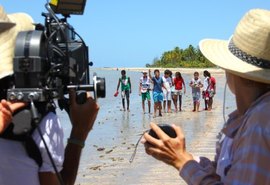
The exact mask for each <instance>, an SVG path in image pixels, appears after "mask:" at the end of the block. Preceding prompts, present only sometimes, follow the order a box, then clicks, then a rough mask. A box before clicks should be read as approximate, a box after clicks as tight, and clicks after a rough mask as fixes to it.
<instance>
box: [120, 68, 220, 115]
mask: <svg viewBox="0 0 270 185" xmlns="http://www.w3.org/2000/svg"><path fill="white" fill-rule="evenodd" d="M142 74H143V75H142V77H140V81H139V95H140V96H141V97H142V109H143V113H146V108H145V101H146V100H147V103H148V113H149V114H151V91H152V96H153V101H154V117H156V116H157V113H158V116H162V112H164V113H166V112H167V113H172V102H173V105H174V112H181V111H182V95H183V94H185V93H186V84H185V80H184V78H183V77H182V75H181V73H180V72H179V71H177V72H175V74H174V77H173V73H172V71H170V70H168V69H166V70H165V71H164V75H163V76H162V77H161V76H160V71H159V70H158V69H155V70H154V76H152V74H151V69H149V70H148V71H143V72H142ZM203 75H204V77H205V79H204V81H202V80H201V79H200V78H199V73H198V72H194V77H193V78H192V79H191V81H190V82H189V86H190V87H191V89H192V97H193V112H199V107H200V99H201V96H202V97H203V99H204V103H205V108H204V110H211V109H212V104H213V97H214V95H215V93H216V80H215V78H214V77H212V76H211V74H210V72H209V71H207V70H205V71H204V72H203ZM120 86H121V97H122V106H123V109H121V110H123V111H126V110H127V111H130V109H129V104H130V98H129V95H130V93H131V81H130V77H127V76H126V71H125V70H122V71H121V77H120V78H119V80H118V85H117V89H116V93H115V96H117V95H118V93H119V87H120ZM201 89H203V90H202V92H201ZM125 101H126V102H127V107H126V106H125Z"/></svg>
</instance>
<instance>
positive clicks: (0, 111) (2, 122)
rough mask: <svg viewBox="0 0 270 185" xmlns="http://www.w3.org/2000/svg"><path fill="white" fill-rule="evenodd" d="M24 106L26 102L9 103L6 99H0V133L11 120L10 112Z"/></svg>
mask: <svg viewBox="0 0 270 185" xmlns="http://www.w3.org/2000/svg"><path fill="white" fill-rule="evenodd" d="M24 106H26V103H23V102H17V103H11V102H8V101H6V100H1V102H0V134H1V133H3V132H4V131H5V129H6V128H7V127H8V126H9V124H10V123H11V121H12V114H13V113H14V112H15V111H16V110H18V109H20V108H22V107H24Z"/></svg>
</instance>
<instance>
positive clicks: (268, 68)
mask: <svg viewBox="0 0 270 185" xmlns="http://www.w3.org/2000/svg"><path fill="white" fill-rule="evenodd" d="M199 46H200V50H201V52H202V53H203V55H204V56H205V57H206V58H208V59H209V60H210V61H211V62H212V63H214V64H215V65H217V66H220V67H221V68H223V69H225V70H226V71H228V72H230V73H232V74H235V75H238V76H240V77H242V78H246V79H249V80H253V81H257V82H262V83H266V84H270V11H268V10H262V9H253V10H250V11H249V12H247V13H246V14H245V15H244V17H243V18H242V19H241V20H240V22H239V23H238V25H237V27H236V29H235V32H234V34H233V36H232V37H231V38H230V39H229V40H228V41H225V40H214V39H204V40H202V41H201V42H200V44H199Z"/></svg>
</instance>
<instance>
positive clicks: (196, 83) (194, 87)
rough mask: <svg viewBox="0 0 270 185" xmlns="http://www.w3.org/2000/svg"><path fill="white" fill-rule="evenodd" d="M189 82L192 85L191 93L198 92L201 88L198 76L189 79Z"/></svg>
mask: <svg viewBox="0 0 270 185" xmlns="http://www.w3.org/2000/svg"><path fill="white" fill-rule="evenodd" d="M190 84H191V85H192V93H200V91H201V88H200V86H199V85H202V81H201V79H200V78H198V79H197V80H195V79H194V78H193V79H192V80H191V81H190Z"/></svg>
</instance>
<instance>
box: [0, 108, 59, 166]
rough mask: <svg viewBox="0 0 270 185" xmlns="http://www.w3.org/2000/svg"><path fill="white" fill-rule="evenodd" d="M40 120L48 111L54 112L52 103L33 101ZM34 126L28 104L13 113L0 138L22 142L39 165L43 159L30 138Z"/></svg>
mask: <svg viewBox="0 0 270 185" xmlns="http://www.w3.org/2000/svg"><path fill="white" fill-rule="evenodd" d="M35 105H36V107H37V109H38V112H39V114H40V118H41V119H40V120H42V119H43V118H44V117H45V116H46V115H47V114H48V113H49V112H54V113H55V107H54V105H53V104H52V103H49V104H48V103H35ZM35 130H36V126H35V125H34V124H33V123H32V117H31V111H30V106H28V107H25V108H23V109H20V110H18V111H17V112H16V113H15V114H14V115H13V122H12V123H11V124H10V125H9V127H8V128H7V129H6V130H5V132H4V133H3V134H1V135H0V138H4V139H9V140H14V141H19V142H22V143H23V145H24V147H25V149H26V152H27V154H28V155H29V157H30V158H32V159H33V160H35V162H36V163H37V164H38V166H39V167H41V165H42V163H43V160H42V156H41V153H40V150H39V147H38V146H37V144H36V143H35V141H34V140H33V138H32V134H33V132H34V131H35Z"/></svg>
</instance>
